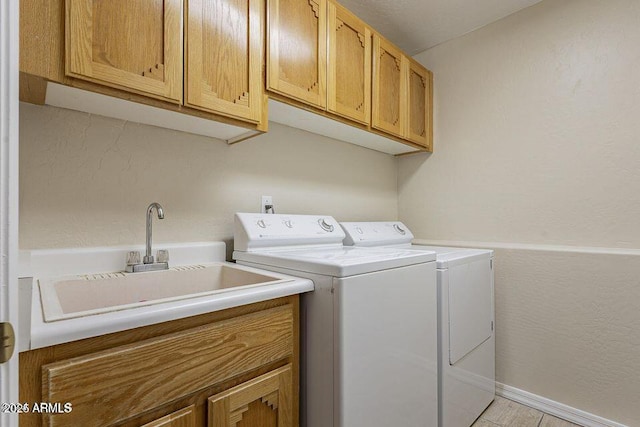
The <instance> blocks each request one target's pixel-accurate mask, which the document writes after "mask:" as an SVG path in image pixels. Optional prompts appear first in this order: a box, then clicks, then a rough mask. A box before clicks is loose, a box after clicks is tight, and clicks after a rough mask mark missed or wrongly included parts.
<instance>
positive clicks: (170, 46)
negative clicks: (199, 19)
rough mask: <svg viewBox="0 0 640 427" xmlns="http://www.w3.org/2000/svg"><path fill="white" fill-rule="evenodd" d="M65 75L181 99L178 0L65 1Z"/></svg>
mask: <svg viewBox="0 0 640 427" xmlns="http://www.w3.org/2000/svg"><path fill="white" fill-rule="evenodd" d="M65 36H66V39H65V41H66V55H65V59H66V64H65V65H66V74H67V75H69V76H73V77H77V78H80V79H86V80H90V81H93V82H97V83H101V84H106V85H109V86H115V87H119V88H126V89H131V90H134V91H137V92H140V93H143V94H148V95H152V96H154V97H158V98H161V99H164V100H168V101H171V102H175V103H181V102H182V2H181V0H110V1H102V0H67V2H66V27H65Z"/></svg>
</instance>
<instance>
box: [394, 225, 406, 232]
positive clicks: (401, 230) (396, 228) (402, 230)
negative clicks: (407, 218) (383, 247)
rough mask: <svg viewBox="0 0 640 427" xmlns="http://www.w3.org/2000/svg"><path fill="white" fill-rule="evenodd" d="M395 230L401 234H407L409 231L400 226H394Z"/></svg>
mask: <svg viewBox="0 0 640 427" xmlns="http://www.w3.org/2000/svg"><path fill="white" fill-rule="evenodd" d="M393 228H394V229H395V230H396V231H397V232H398V233H400V234H407V231H406V230H405V229H404V228H402V227H400V226H399V225H398V224H393Z"/></svg>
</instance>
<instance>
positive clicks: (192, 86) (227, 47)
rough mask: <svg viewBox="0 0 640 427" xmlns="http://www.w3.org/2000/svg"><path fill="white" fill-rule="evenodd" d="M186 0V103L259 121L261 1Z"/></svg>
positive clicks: (260, 109)
mask: <svg viewBox="0 0 640 427" xmlns="http://www.w3.org/2000/svg"><path fill="white" fill-rule="evenodd" d="M185 1H186V4H187V8H186V10H187V16H186V20H185V22H186V46H187V48H186V56H185V58H186V74H187V79H186V85H185V89H186V96H185V105H188V106H190V107H194V108H198V109H202V110H207V111H213V112H216V113H220V114H224V115H227V116H231V117H236V118H240V119H247V120H250V121H252V122H259V121H260V119H261V117H262V95H263V89H262V88H263V81H262V45H263V41H262V40H263V24H262V22H263V20H264V2H263V1H261V0H185Z"/></svg>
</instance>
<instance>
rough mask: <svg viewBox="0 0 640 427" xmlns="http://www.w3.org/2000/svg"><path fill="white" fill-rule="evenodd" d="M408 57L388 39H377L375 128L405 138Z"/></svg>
mask: <svg viewBox="0 0 640 427" xmlns="http://www.w3.org/2000/svg"><path fill="white" fill-rule="evenodd" d="M406 61H407V59H406V57H405V56H404V55H403V53H402V51H400V49H398V48H396V47H395V46H393V45H392V44H391V43H389V42H388V41H387V40H386V39H384V38H382V37H380V36H379V35H377V34H375V35H374V36H373V106H372V118H371V126H372V127H374V128H375V129H378V130H381V131H384V132H387V133H390V134H392V135H395V136H397V137H400V138H402V137H404V134H405V132H404V123H405V121H406V115H407V105H406V88H405V85H406V67H407V64H406Z"/></svg>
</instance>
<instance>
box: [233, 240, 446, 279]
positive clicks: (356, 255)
mask: <svg viewBox="0 0 640 427" xmlns="http://www.w3.org/2000/svg"><path fill="white" fill-rule="evenodd" d="M233 258H234V259H235V260H237V261H244V262H251V263H256V264H261V265H264V266H265V267H266V268H268V267H269V266H271V267H280V268H287V269H291V270H295V271H303V272H307V273H315V274H322V275H326V276H333V277H348V276H354V275H356V274H365V273H373V272H376V271H381V270H388V269H391V268H400V267H406V266H409V265H414V264H419V263H425V262H433V261H435V259H436V255H435V252H429V251H415V250H411V249H395V248H358V247H346V246H335V247H323V248H306V249H305V248H296V249H271V250H268V249H267V250H260V251H252V252H242V251H234V252H233Z"/></svg>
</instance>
